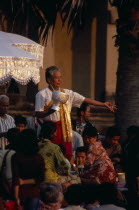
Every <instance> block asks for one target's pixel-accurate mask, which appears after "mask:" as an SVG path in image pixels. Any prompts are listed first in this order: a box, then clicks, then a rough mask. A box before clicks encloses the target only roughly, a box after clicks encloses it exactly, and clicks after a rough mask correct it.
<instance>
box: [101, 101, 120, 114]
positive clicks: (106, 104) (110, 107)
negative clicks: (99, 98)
mask: <svg viewBox="0 0 139 210" xmlns="http://www.w3.org/2000/svg"><path fill="white" fill-rule="evenodd" d="M104 106H106V107H107V108H108V109H109V110H110V111H111V112H115V111H116V110H117V107H116V105H113V104H111V103H110V102H105V103H104Z"/></svg>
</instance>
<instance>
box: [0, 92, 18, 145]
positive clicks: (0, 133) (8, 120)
mask: <svg viewBox="0 0 139 210" xmlns="http://www.w3.org/2000/svg"><path fill="white" fill-rule="evenodd" d="M8 108H9V97H8V96H6V95H0V148H1V149H5V146H6V145H7V139H6V138H5V136H6V133H7V131H8V130H9V129H10V128H14V127H15V123H14V119H13V117H11V116H10V115H8V114H7V112H8Z"/></svg>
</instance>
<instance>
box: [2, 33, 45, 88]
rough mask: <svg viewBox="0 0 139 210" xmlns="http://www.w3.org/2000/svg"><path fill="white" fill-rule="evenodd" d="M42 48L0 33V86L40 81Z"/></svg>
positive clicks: (24, 39)
mask: <svg viewBox="0 0 139 210" xmlns="http://www.w3.org/2000/svg"><path fill="white" fill-rule="evenodd" d="M43 50H44V47H43V46H41V45H39V44H38V43H36V42H34V41H32V40H31V39H28V38H26V37H23V36H20V35H17V34H12V33H6V32H2V31H0V84H4V83H6V82H8V81H10V80H11V79H12V78H13V79H15V80H16V81H17V82H18V83H20V84H24V85H25V84H27V83H28V82H29V81H30V80H31V79H32V80H33V81H34V83H35V84H37V83H38V82H39V81H40V72H39V71H40V67H41V66H42V65H43Z"/></svg>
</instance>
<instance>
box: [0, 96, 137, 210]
mask: <svg viewBox="0 0 139 210" xmlns="http://www.w3.org/2000/svg"><path fill="white" fill-rule="evenodd" d="M8 100H9V99H8V97H4V99H3V101H4V102H3V107H4V106H6V103H8ZM0 101H1V99H0ZM1 103H2V102H1ZM1 107H2V106H0V127H1V130H0V138H1V139H0V184H1V186H0V209H8V205H9V203H10V205H14V207H13V209H18V210H19V209H24V210H45V209H46V210H47V209H50V210H57V209H67V210H74V209H75V210H76V209H77V210H78V209H79V210H80V209H81V210H82V209H87V210H91V209H98V210H99V209H100V210H101V209H106V210H120V209H121V210H122V209H129V210H130V209H131V210H136V209H139V197H138V195H139V140H138V139H139V127H138V126H131V127H129V128H128V129H127V140H126V141H125V143H124V144H123V145H121V144H120V135H121V133H120V129H119V128H118V127H116V126H112V127H110V128H108V130H107V133H106V136H104V137H103V138H100V135H99V134H98V131H97V129H96V128H95V126H94V125H93V124H92V123H91V122H89V119H88V116H89V114H88V113H89V112H90V107H89V106H88V105H85V104H83V106H81V108H80V110H78V119H77V121H73V141H72V158H71V159H70V160H68V159H67V157H66V153H65V148H64V146H63V145H56V144H54V143H53V141H54V139H55V136H56V124H55V123H54V122H52V121H46V122H42V121H39V119H36V118H35V117H34V116H33V117H29V118H27V119H26V118H25V117H23V116H15V118H14V119H13V118H12V117H9V115H7V113H6V110H5V109H4V108H3V109H2V108H1ZM5 116H6V117H5ZM7 116H8V118H7ZM5 119H6V120H7V121H8V122H7V121H5ZM31 120H32V123H31ZM2 123H3V125H2ZM4 125H5V127H4ZM38 126H39V130H38ZM120 173H122V175H124V174H126V185H125V180H123V181H122V183H121V184H123V185H121V186H122V187H121V186H120V185H117V182H118V181H119V180H118V177H119V176H120ZM117 186H120V187H117ZM121 190H125V191H126V190H127V191H128V193H126V192H125V193H122V192H121ZM9 200H10V201H9Z"/></svg>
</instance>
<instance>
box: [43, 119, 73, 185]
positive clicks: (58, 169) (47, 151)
mask: <svg viewBox="0 0 139 210" xmlns="http://www.w3.org/2000/svg"><path fill="white" fill-rule="evenodd" d="M55 136H56V124H55V123H54V122H52V121H47V122H45V123H44V124H43V125H42V129H41V138H42V141H41V142H39V153H40V154H41V155H42V157H43V158H44V161H45V168H46V171H45V182H50V183H52V182H58V181H60V180H61V177H62V176H67V175H68V174H69V170H70V168H69V163H68V162H67V160H66V158H65V157H64V155H63V154H62V151H61V149H60V147H59V146H58V145H56V144H53V143H52V141H53V139H54V138H55Z"/></svg>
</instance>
